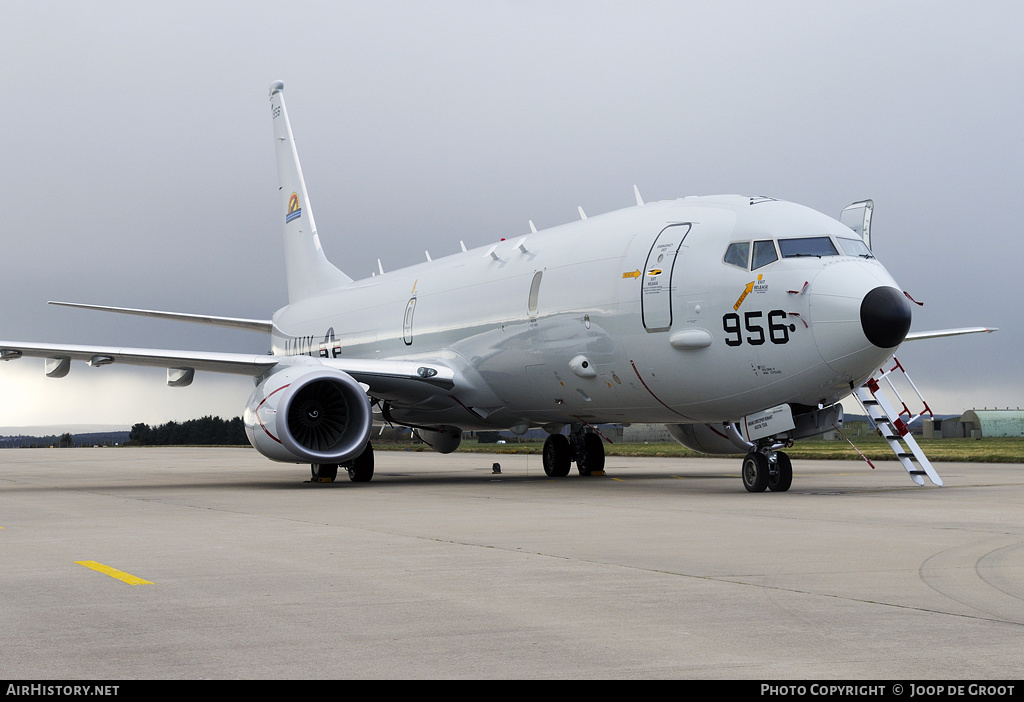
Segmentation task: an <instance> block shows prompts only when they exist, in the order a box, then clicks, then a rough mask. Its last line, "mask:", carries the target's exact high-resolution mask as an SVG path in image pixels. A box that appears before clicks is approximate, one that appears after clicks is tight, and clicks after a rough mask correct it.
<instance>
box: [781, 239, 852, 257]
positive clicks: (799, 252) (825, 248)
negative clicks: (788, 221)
mask: <svg viewBox="0 0 1024 702" xmlns="http://www.w3.org/2000/svg"><path fill="white" fill-rule="evenodd" d="M779 249H780V250H781V251H782V257H783V258H797V257H799V256H817V257H819V258H820V257H822V256H838V255H839V252H838V251H836V245H835V244H833V243H832V240H831V239H829V238H828V237H827V236H815V237H810V238H806V239H779Z"/></svg>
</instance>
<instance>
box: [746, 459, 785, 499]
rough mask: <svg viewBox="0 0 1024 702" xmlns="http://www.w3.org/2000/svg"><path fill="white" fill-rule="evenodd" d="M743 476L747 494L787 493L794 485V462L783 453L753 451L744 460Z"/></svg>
mask: <svg viewBox="0 0 1024 702" xmlns="http://www.w3.org/2000/svg"><path fill="white" fill-rule="evenodd" d="M742 475H743V487H745V488H746V489H747V492H764V490H765V488H768V489H769V490H771V491H772V492H785V491H786V490H789V487H790V486H791V485H792V484H793V462H792V461H790V460H789V456H787V455H786V454H785V453H783V452H782V451H772V450H771V449H765V450H763V451H762V450H757V451H751V452H750V453H748V454H747V455H746V456H745V457H744V458H743V469H742Z"/></svg>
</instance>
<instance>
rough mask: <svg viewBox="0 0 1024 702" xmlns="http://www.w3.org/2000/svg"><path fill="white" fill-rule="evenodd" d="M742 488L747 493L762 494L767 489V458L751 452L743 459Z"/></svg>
mask: <svg viewBox="0 0 1024 702" xmlns="http://www.w3.org/2000/svg"><path fill="white" fill-rule="evenodd" d="M742 475H743V487H745V488H746V489H747V492H764V489H765V488H766V487H768V458H767V457H766V456H765V455H764V454H763V453H758V452H756V451H752V452H750V453H748V454H747V455H746V456H745V457H744V459H743V470H742Z"/></svg>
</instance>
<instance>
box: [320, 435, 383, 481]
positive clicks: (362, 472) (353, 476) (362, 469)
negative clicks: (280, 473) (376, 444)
mask: <svg viewBox="0 0 1024 702" xmlns="http://www.w3.org/2000/svg"><path fill="white" fill-rule="evenodd" d="M338 467H339V464H337V463H314V464H312V465H311V466H310V472H311V473H312V477H311V478H310V482H313V483H333V482H334V481H335V479H336V478H337V477H338ZM341 467H343V468H345V470H346V471H348V479H349V480H351V481H352V482H353V483H368V482H370V480H372V479H373V447H372V446H370V444H366V448H365V449H363V452H362V453H361V454H359V456H357V457H356V458H354V459H352V460H351V461H348V462H347V463H342V464H341Z"/></svg>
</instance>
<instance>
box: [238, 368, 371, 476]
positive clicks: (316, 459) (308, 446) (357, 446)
mask: <svg viewBox="0 0 1024 702" xmlns="http://www.w3.org/2000/svg"><path fill="white" fill-rule="evenodd" d="M244 422H245V433H246V435H247V436H248V437H249V443H251V444H252V445H253V446H254V447H255V448H256V450H257V451H259V452H260V453H262V454H263V455H264V456H266V457H267V458H269V459H271V460H274V461H284V462H289V463H326V464H330V463H344V462H346V461H349V460H351V459H353V458H356V457H357V456H359V454H360V453H362V451H363V449H364V448H366V444H367V442H368V441H369V439H370V428H371V426H372V416H371V412H370V399H369V398H368V397H367V396H366V392H365V391H364V390H363V388H362V386H360V385H359V383H357V382H356V381H355V379H354V378H353V377H352V376H350V375H348V374H347V373H343V372H342V371H339V370H334V369H332V368H325V367H323V366H321V365H319V364H317V365H301V366H291V367H289V368H286V369H284V370H282V371H279V372H277V373H274V374H273V375H271V376H270V377H269V378H267V379H266V380H264V381H263V382H261V383H260V384H259V385H258V386H256V389H255V390H254V391H253V393H252V396H250V397H249V402H248V404H247V405H246V406H245V416H244Z"/></svg>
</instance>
